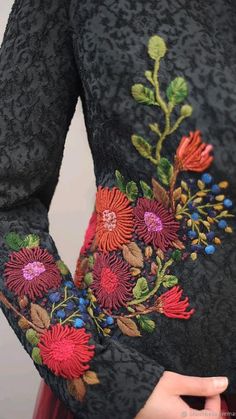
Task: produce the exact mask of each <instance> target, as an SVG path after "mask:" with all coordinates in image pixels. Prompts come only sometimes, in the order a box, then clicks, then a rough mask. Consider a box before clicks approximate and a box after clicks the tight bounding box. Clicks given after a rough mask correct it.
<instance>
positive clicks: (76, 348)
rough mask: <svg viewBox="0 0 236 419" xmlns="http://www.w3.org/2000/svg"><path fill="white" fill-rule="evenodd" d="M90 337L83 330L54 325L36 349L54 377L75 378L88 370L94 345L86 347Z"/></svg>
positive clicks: (42, 336)
mask: <svg viewBox="0 0 236 419" xmlns="http://www.w3.org/2000/svg"><path fill="white" fill-rule="evenodd" d="M90 337H91V335H90V334H88V333H86V331H85V329H78V330H77V329H74V328H71V327H69V326H62V325H61V324H56V325H54V326H52V328H51V329H50V330H47V331H46V332H45V333H44V334H43V335H41V337H40V341H39V343H38V347H39V349H40V354H41V357H42V360H43V363H44V364H45V365H47V366H48V368H50V369H51V370H52V371H53V372H54V373H55V374H56V375H59V376H61V377H64V378H70V379H73V378H77V377H80V376H82V375H83V374H84V373H85V371H86V370H88V369H89V365H88V362H89V361H91V359H92V358H93V356H94V348H95V346H94V345H88V341H89V339H90Z"/></svg>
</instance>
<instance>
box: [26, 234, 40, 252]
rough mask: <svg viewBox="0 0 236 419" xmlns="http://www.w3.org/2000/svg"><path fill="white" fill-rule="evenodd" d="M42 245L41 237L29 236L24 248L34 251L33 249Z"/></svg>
mask: <svg viewBox="0 0 236 419" xmlns="http://www.w3.org/2000/svg"><path fill="white" fill-rule="evenodd" d="M39 243H40V237H39V236H37V234H28V235H27V236H25V238H24V247H27V248H28V249H32V248H33V247H38V246H39Z"/></svg>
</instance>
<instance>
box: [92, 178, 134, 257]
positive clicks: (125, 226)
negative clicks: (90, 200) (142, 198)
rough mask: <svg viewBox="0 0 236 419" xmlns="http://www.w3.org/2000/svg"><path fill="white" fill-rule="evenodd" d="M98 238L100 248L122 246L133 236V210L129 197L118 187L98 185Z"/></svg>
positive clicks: (109, 248)
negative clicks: (110, 188) (111, 187)
mask: <svg viewBox="0 0 236 419" xmlns="http://www.w3.org/2000/svg"><path fill="white" fill-rule="evenodd" d="M96 212H97V229H96V240H97V244H98V247H99V249H100V250H102V251H103V250H104V251H111V250H116V249H119V248H122V245H123V244H124V243H127V242H128V241H129V240H130V238H131V236H132V227H133V210H132V207H131V206H130V202H129V200H128V198H127V197H126V196H125V194H123V193H122V192H121V191H120V190H119V189H118V188H113V189H112V190H109V189H108V188H102V187H100V186H99V187H98V192H97V196H96Z"/></svg>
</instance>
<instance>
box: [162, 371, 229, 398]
mask: <svg viewBox="0 0 236 419" xmlns="http://www.w3.org/2000/svg"><path fill="white" fill-rule="evenodd" d="M169 374H171V376H169V379H168V384H167V387H168V390H169V391H170V392H171V393H172V394H176V395H178V396H180V395H182V396H201V397H210V396H215V395H216V394H220V393H222V392H223V391H224V390H225V389H226V388H227V387H228V384H229V381H228V378H227V377H194V376H188V375H182V374H177V373H173V372H169ZM166 378H167V377H166ZM166 383H167V382H166Z"/></svg>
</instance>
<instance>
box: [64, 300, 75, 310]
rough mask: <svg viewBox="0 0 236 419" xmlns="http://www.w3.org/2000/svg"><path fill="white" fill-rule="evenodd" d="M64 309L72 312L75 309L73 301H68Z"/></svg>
mask: <svg viewBox="0 0 236 419" xmlns="http://www.w3.org/2000/svg"><path fill="white" fill-rule="evenodd" d="M66 308H67V309H68V310H73V309H74V308H75V303H74V302H73V301H68V303H67V304H66Z"/></svg>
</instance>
